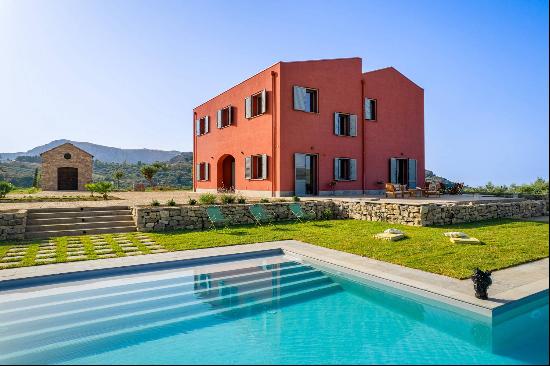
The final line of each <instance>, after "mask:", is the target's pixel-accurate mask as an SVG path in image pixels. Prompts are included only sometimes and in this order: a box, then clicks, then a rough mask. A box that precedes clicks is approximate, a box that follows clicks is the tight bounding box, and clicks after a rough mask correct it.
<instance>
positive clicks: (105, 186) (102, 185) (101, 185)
mask: <svg viewBox="0 0 550 366" xmlns="http://www.w3.org/2000/svg"><path fill="white" fill-rule="evenodd" d="M95 185H96V192H97V193H99V194H101V195H102V196H103V199H108V198H109V192H111V191H112V190H113V183H111V182H97V183H96V184H95Z"/></svg>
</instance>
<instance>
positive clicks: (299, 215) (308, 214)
mask: <svg viewBox="0 0 550 366" xmlns="http://www.w3.org/2000/svg"><path fill="white" fill-rule="evenodd" d="M288 208H290V212H292V214H293V215H294V217H295V218H296V220H297V221H300V222H302V220H312V219H314V218H315V217H316V216H317V215H315V212H313V211H304V209H302V206H300V204H299V203H297V202H294V203H291V204H290V205H288Z"/></svg>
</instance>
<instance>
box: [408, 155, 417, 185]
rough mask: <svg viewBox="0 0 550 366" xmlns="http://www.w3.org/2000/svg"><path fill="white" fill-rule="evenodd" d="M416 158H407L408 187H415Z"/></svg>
mask: <svg viewBox="0 0 550 366" xmlns="http://www.w3.org/2000/svg"><path fill="white" fill-rule="evenodd" d="M416 165H417V164H416V159H409V168H408V171H409V188H411V189H413V188H416V186H417V183H416Z"/></svg>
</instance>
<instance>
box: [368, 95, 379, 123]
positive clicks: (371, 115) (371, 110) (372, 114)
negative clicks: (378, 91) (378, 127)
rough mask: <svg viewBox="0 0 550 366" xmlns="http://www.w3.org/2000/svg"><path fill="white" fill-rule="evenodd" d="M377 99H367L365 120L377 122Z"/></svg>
mask: <svg viewBox="0 0 550 366" xmlns="http://www.w3.org/2000/svg"><path fill="white" fill-rule="evenodd" d="M376 112H377V111H376V99H369V98H365V119H366V120H369V121H376Z"/></svg>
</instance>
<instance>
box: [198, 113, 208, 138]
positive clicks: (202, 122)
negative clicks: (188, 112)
mask: <svg viewBox="0 0 550 366" xmlns="http://www.w3.org/2000/svg"><path fill="white" fill-rule="evenodd" d="M209 129H210V120H209V118H208V116H204V117H202V118H199V119H197V120H196V121H195V132H196V134H197V136H200V135H204V134H206V133H208V132H209Z"/></svg>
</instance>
